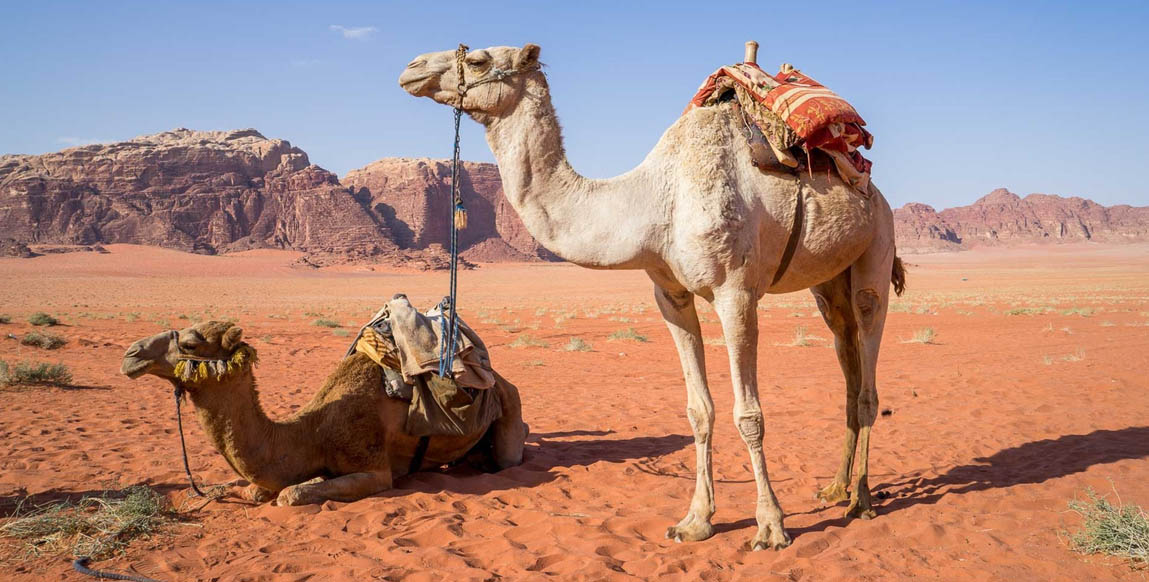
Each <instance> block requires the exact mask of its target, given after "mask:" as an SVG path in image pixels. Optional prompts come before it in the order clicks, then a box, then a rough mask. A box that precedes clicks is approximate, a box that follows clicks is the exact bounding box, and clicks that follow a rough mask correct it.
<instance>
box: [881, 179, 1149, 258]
mask: <svg viewBox="0 0 1149 582" xmlns="http://www.w3.org/2000/svg"><path fill="white" fill-rule="evenodd" d="M894 222H895V229H896V232H897V244H898V250H899V251H904V252H933V251H947V250H962V249H968V248H973V247H977V246H999V245H1017V244H1030V243H1066V242H1085V241H1096V242H1106V243H1128V242H1146V241H1149V207H1133V206H1129V205H1125V204H1122V205H1117V206H1110V207H1106V206H1102V205H1100V204H1097V203H1096V202H1093V201H1092V200H1086V199H1084V198H1078V197H1072V198H1062V197H1061V196H1052V195H1049V194H1030V195H1029V196H1026V197H1025V198H1021V197H1020V196H1018V195H1017V194H1014V193H1012V192H1010V191H1009V190H1006V189H1004V188H998V189H997V190H994V191H993V192H990V193H989V194H987V195H986V196H984V197H982V198H981V199H979V200H978V201H977V202H974V203H973V204H971V205H969V206H959V207H956V208H949V209H946V210H942V211H941V212H937V211H935V210H934V209H933V208H931V207H929V206H927V205H925V204H918V203H910V204H906V205H905V206H903V207H901V208H899V209H897V210H895V211H894Z"/></svg>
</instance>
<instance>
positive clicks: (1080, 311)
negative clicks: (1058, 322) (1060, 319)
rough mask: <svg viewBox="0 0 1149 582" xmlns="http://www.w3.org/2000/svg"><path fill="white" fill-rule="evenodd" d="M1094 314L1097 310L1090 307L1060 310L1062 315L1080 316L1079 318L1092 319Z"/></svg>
mask: <svg viewBox="0 0 1149 582" xmlns="http://www.w3.org/2000/svg"><path fill="white" fill-rule="evenodd" d="M1094 313H1097V310H1096V309H1093V308H1092V307H1071V308H1069V309H1063V310H1061V314H1062V315H1080V316H1081V317H1092V316H1093V314H1094Z"/></svg>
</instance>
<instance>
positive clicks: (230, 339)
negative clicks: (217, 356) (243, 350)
mask: <svg viewBox="0 0 1149 582" xmlns="http://www.w3.org/2000/svg"><path fill="white" fill-rule="evenodd" d="M242 339H243V328H242V327H239V326H238V325H233V326H232V327H231V329H229V330H227V331H226V332H225V333H224V334H223V343H222V345H223V349H224V351H228V352H230V351H231V350H234V349H235V347H236V346H238V345H239V342H240V340H242Z"/></svg>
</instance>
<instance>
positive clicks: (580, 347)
mask: <svg viewBox="0 0 1149 582" xmlns="http://www.w3.org/2000/svg"><path fill="white" fill-rule="evenodd" d="M563 350H564V351H567V352H589V351H591V347H590V344H588V343H587V342H585V341H583V339H582V338H578V337H572V338H571V339H570V341H569V342H567V344H566V345H565V346H563Z"/></svg>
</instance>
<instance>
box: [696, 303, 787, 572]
mask: <svg viewBox="0 0 1149 582" xmlns="http://www.w3.org/2000/svg"><path fill="white" fill-rule="evenodd" d="M757 302H758V298H757V296H756V295H754V293H752V292H751V291H750V290H747V289H726V290H723V292H720V293H716V294H715V298H714V308H715V311H717V312H718V317H719V318H720V319H721V320H722V332H723V335H725V337H726V350H727V352H728V353H729V354H730V380H731V382H732V383H733V385H734V424H735V425H736V426H737V427H738V434H740V435H742V441H743V442H745V443H746V447H747V449H749V451H750V463H751V465H752V466H753V467H754V481H755V483H756V484H757V485H758V500H757V508H756V510H755V513H754V517H755V518H756V520H757V522H758V532H757V533H756V534H755V535H754V537H753V538H752V539H751V540H750V544H749V545H750V549H752V550H761V549H766V548H770V549H775V550H780V549H782V548H785V547H786V546H789V545H790V536H789V535H787V534H786V530H785V529H784V528H783V527H782V508H781V507H779V506H778V498H777V497H775V496H774V490H773V489H772V488H771V487H770V477H769V476H768V475H767V474H766V457H765V455H764V453H763V451H762V437H763V433H764V429H763V419H762V407H761V404H759V402H758V314H757V312H755V307H756V306H757Z"/></svg>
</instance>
